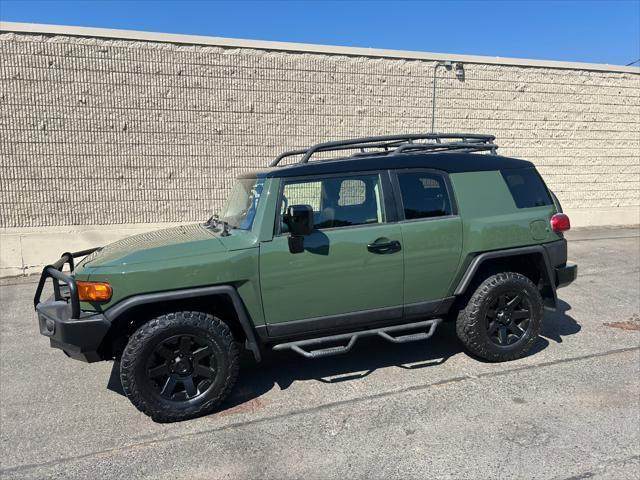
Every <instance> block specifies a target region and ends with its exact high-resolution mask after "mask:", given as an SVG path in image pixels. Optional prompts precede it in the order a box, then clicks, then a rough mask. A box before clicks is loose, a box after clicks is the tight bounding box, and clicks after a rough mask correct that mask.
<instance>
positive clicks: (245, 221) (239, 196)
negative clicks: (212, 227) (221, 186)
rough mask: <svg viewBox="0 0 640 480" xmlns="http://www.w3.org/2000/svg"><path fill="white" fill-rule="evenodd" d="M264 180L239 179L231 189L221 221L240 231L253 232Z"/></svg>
mask: <svg viewBox="0 0 640 480" xmlns="http://www.w3.org/2000/svg"><path fill="white" fill-rule="evenodd" d="M263 186H264V178H239V179H238V180H236V183H235V184H234V185H233V187H232V188H231V192H230V193H229V197H227V201H226V203H225V206H224V208H223V209H222V212H221V213H220V220H223V221H225V222H227V223H228V224H229V226H231V228H238V229H240V230H251V226H252V225H253V219H254V218H255V216H256V210H257V208H258V202H259V201H260V196H261V194H262V187H263Z"/></svg>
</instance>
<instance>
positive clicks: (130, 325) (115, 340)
mask: <svg viewBox="0 0 640 480" xmlns="http://www.w3.org/2000/svg"><path fill="white" fill-rule="evenodd" d="M171 310H173V311H179V310H195V311H204V312H206V313H212V314H215V315H217V316H219V317H221V318H222V319H223V320H224V321H225V322H226V323H227V324H228V325H229V328H230V329H231V331H232V333H233V335H234V337H235V338H236V339H237V340H239V341H242V340H244V342H245V347H246V348H247V349H248V350H250V351H251V352H252V354H253V356H254V358H255V360H256V361H257V362H259V361H260V360H261V353H260V347H259V344H258V342H257V340H256V334H255V330H254V326H253V323H252V322H251V320H250V318H249V314H248V313H247V310H246V308H245V306H244V303H243V302H242V299H241V298H240V295H239V294H238V292H237V290H236V289H235V288H234V287H233V286H231V285H216V286H211V287H200V288H193V289H184V290H175V291H169V292H157V293H147V294H141V295H134V296H132V297H129V298H126V299H124V300H122V301H121V302H119V303H117V304H116V305H114V306H113V307H111V308H110V309H108V310H107V311H105V312H104V316H105V318H106V319H107V320H108V321H109V322H110V323H111V327H110V329H109V332H108V333H107V336H106V337H105V338H104V340H103V342H102V345H101V350H102V352H103V354H102V356H103V358H105V357H106V358H108V357H109V356H113V352H117V351H119V350H121V349H123V348H124V344H126V340H127V337H128V335H130V334H131V333H133V332H132V330H135V329H136V328H138V327H139V326H140V325H142V324H143V323H145V322H146V321H148V320H150V319H151V318H154V317H156V316H158V315H161V314H163V313H167V311H171Z"/></svg>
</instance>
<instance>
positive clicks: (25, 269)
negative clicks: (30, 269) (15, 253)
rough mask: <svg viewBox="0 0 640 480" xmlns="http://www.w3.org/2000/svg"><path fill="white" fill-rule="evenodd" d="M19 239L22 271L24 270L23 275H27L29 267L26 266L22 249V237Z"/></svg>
mask: <svg viewBox="0 0 640 480" xmlns="http://www.w3.org/2000/svg"><path fill="white" fill-rule="evenodd" d="M18 239H19V240H20V270H22V275H25V272H26V271H27V267H26V265H25V264H24V249H23V248H22V235H18Z"/></svg>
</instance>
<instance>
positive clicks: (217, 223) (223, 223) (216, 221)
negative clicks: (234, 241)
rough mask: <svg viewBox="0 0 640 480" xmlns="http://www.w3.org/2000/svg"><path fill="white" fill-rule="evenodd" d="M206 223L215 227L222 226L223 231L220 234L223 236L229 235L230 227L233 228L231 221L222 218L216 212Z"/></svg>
mask: <svg viewBox="0 0 640 480" xmlns="http://www.w3.org/2000/svg"><path fill="white" fill-rule="evenodd" d="M204 225H205V227H213V228H218V227H222V232H221V233H220V234H221V235H222V236H223V237H226V236H227V235H229V229H230V228H232V227H231V225H229V222H227V221H225V220H221V219H220V217H219V216H218V214H217V213H214V214H213V215H211V217H209V220H207V222H206V223H205V224H204Z"/></svg>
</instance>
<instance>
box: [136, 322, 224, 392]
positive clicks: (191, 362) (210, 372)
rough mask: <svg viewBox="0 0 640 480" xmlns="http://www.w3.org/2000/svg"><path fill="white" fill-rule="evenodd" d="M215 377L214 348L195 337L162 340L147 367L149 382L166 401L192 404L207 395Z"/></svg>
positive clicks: (179, 336)
mask: <svg viewBox="0 0 640 480" xmlns="http://www.w3.org/2000/svg"><path fill="white" fill-rule="evenodd" d="M215 376H216V361H215V356H214V355H213V346H212V345H211V344H210V343H209V342H207V341H206V340H205V339H204V338H202V337H196V336H195V335H174V336H172V337H169V338H167V339H166V340H162V341H161V342H160V343H158V345H156V347H155V348H154V350H153V354H152V355H150V357H149V361H148V363H147V378H148V380H149V381H150V382H151V384H152V387H153V389H154V390H155V392H156V393H157V394H158V395H160V396H161V397H162V398H164V399H166V400H172V401H185V400H193V399H196V398H198V397H199V396H201V395H204V394H205V393H206V392H207V391H208V390H209V389H210V388H211V387H212V386H213V381H214V379H215Z"/></svg>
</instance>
